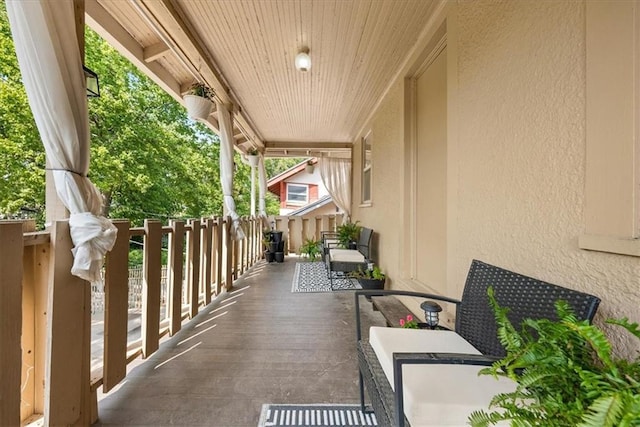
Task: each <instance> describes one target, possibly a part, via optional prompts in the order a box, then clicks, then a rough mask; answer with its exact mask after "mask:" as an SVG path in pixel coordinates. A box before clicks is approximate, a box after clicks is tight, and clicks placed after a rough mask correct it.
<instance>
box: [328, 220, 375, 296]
mask: <svg viewBox="0 0 640 427" xmlns="http://www.w3.org/2000/svg"><path fill="white" fill-rule="evenodd" d="M372 236H373V230H372V229H370V228H367V227H362V229H361V230H360V235H359V236H358V242H357V245H356V249H352V250H354V251H358V252H360V253H361V254H362V255H363V256H364V259H365V262H363V263H358V262H340V261H335V260H332V259H331V255H330V254H329V251H330V250H331V249H333V247H332V246H331V245H326V246H325V245H324V244H323V249H322V253H323V255H324V261H325V265H326V266H327V274H328V276H329V282H330V283H331V289H333V280H334V279H335V278H336V274H337V273H338V272H343V273H348V272H350V271H357V270H358V269H359V268H360V269H362V270H366V269H367V264H368V262H369V261H370V260H371V238H372ZM323 239H324V236H323ZM323 241H324V240H323Z"/></svg>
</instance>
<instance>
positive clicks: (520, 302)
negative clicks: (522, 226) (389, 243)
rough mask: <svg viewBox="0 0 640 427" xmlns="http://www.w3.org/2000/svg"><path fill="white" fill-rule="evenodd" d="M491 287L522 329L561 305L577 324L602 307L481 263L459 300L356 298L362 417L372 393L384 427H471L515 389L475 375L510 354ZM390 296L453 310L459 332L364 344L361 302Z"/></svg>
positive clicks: (388, 332)
mask: <svg viewBox="0 0 640 427" xmlns="http://www.w3.org/2000/svg"><path fill="white" fill-rule="evenodd" d="M490 286H491V287H493V289H494V294H495V297H496V300H497V302H498V304H499V305H500V306H503V307H508V308H509V314H508V317H509V320H510V321H511V322H512V323H513V324H514V326H515V327H516V328H519V325H520V324H521V323H522V321H523V319H526V318H532V319H541V318H548V319H556V318H557V316H556V312H555V306H554V304H555V302H556V301H557V300H559V299H562V300H565V301H567V302H568V303H569V305H570V306H571V307H572V308H573V310H574V311H575V314H576V317H577V318H578V319H586V320H589V321H591V320H592V319H593V316H594V315H595V313H596V310H597V308H598V304H599V303H600V299H599V298H597V297H595V296H593V295H589V294H585V293H582V292H578V291H575V290H571V289H567V288H563V287H560V286H556V285H553V284H550V283H546V282H543V281H541V280H537V279H534V278H531V277H527V276H523V275H521V274H517V273H514V272H511V271H508V270H505V269H502V268H500V267H496V266H493V265H490V264H486V263H484V262H481V261H477V260H473V261H472V263H471V268H470V270H469V273H468V276H467V280H466V284H465V288H464V291H463V295H462V299H461V300H456V299H453V298H448V297H443V296H439V295H432V294H425V293H419V292H411V291H393V290H390V291H375V290H369V291H365V290H359V291H356V292H355V312H356V328H357V330H356V338H357V353H358V364H359V371H360V372H359V374H360V401H361V405H362V409H363V411H364V410H365V395H364V388H365V387H366V389H367V392H368V395H369V398H370V403H371V406H372V408H373V411H374V412H375V415H376V418H377V420H378V425H379V426H381V427H384V426H394V427H403V426H406V425H411V426H412V427H420V426H446V425H451V426H460V425H466V420H467V418H468V416H469V414H470V413H471V412H473V411H476V410H479V409H487V408H488V405H489V401H490V400H491V398H492V397H493V396H494V395H496V394H498V393H501V392H508V391H511V390H513V389H514V388H515V384H514V383H513V382H511V380H509V379H506V378H502V379H501V380H500V381H498V380H496V379H494V378H493V377H491V376H481V377H479V376H478V375H477V373H478V371H479V370H480V369H481V368H482V367H483V366H489V365H491V364H492V363H493V362H494V361H495V360H498V359H499V358H501V357H503V356H504V355H505V351H504V348H503V347H502V345H501V344H500V341H499V340H498V337H497V325H496V322H495V317H494V314H493V311H492V309H491V307H490V306H489V303H488V296H487V289H488V288H489V287H490ZM388 295H394V296H404V297H415V298H421V299H429V300H438V301H441V302H444V303H449V304H454V305H455V308H456V310H455V312H456V321H455V330H454V331H449V330H433V331H432V330H416V329H402V328H383V327H371V329H370V331H369V337H368V339H364V338H363V336H362V331H361V319H360V300H361V297H362V296H368V297H370V296H388ZM403 373H404V375H403ZM391 384H393V386H392V385H391Z"/></svg>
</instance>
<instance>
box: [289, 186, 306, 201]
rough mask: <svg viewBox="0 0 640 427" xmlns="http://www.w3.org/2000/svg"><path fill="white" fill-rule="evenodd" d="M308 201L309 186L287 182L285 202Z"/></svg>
mask: <svg viewBox="0 0 640 427" xmlns="http://www.w3.org/2000/svg"><path fill="white" fill-rule="evenodd" d="M308 201H309V187H308V186H306V185H298V184H287V202H290V203H297V204H304V203H307V202H308Z"/></svg>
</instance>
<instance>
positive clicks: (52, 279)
mask: <svg viewBox="0 0 640 427" xmlns="http://www.w3.org/2000/svg"><path fill="white" fill-rule="evenodd" d="M341 222H342V217H341V216H335V215H329V216H317V217H286V216H278V217H272V218H269V220H259V219H257V218H243V219H242V227H243V229H244V231H245V233H246V236H247V237H246V238H245V239H244V240H241V241H233V240H232V239H231V238H230V221H229V220H228V219H223V218H203V219H194V220H189V221H186V222H185V221H170V222H169V224H168V225H163V224H162V223H161V222H160V221H156V220H146V221H145V224H144V227H139V228H131V227H130V224H129V221H127V220H116V221H114V225H115V226H116V228H117V229H118V237H117V239H116V243H115V246H114V248H113V249H112V250H111V252H109V253H108V255H107V257H106V260H105V273H104V322H103V324H104V331H103V334H102V336H103V337H104V342H103V348H104V352H103V363H102V366H101V367H99V368H97V369H94V370H93V371H92V370H91V286H90V285H89V284H88V283H87V282H85V281H83V280H81V279H79V278H77V277H75V276H72V275H71V274H70V270H71V265H72V263H73V259H72V256H71V249H72V246H73V244H72V242H71V239H70V236H69V228H68V222H67V221H58V222H55V223H54V224H53V225H52V227H50V229H49V230H48V231H45V232H35V231H33V230H34V225H33V223H30V222H9V221H4V222H2V221H0V349H1V351H0V372H2V381H1V382H0V396H1V397H2V398H1V399H0V425H20V423H24V422H25V421H27V420H30V419H34V418H37V417H42V416H44V423H45V425H89V424H91V423H92V422H93V421H95V420H96V419H97V398H96V396H97V389H98V387H99V386H102V387H103V390H104V391H105V392H106V391H108V390H111V389H112V388H113V387H114V386H116V385H117V384H118V383H120V382H121V381H122V380H123V379H124V378H125V376H126V369H127V364H128V363H130V362H131V361H132V360H134V359H135V358H137V357H139V356H142V357H143V358H146V357H149V356H150V355H151V354H153V353H154V352H155V351H156V350H157V349H158V348H159V345H160V339H161V338H162V337H163V336H165V335H167V334H168V335H174V334H175V333H177V332H178V331H179V330H180V328H181V326H182V322H183V321H185V320H187V319H191V318H193V317H194V316H196V315H197V314H198V312H199V310H200V309H201V308H202V307H203V306H206V305H207V304H209V303H210V302H211V300H212V298H214V297H215V296H217V295H219V294H221V293H222V292H224V291H229V290H230V289H231V288H232V285H233V281H234V280H235V279H236V278H238V277H239V276H240V275H242V274H243V273H244V272H245V271H246V270H247V269H248V268H249V267H251V266H252V265H253V264H254V263H255V262H257V261H258V260H259V259H261V258H262V243H261V241H262V231H263V230H264V229H265V228H271V227H275V228H276V229H278V230H282V231H283V232H284V235H285V238H286V239H287V248H288V251H289V252H297V251H298V248H299V247H300V245H301V244H302V243H303V242H304V239H305V238H319V237H320V232H321V231H323V230H335V228H336V226H337V225H339V224H340V223H341ZM133 236H141V237H142V239H143V253H144V255H143V286H142V308H141V310H140V311H141V338H140V339H139V340H137V341H135V342H128V318H129V307H128V299H129V295H128V286H129V285H128V277H129V273H128V257H129V241H130V239H131V237H133ZM165 237H166V238H165ZM163 242H166V243H165V245H164V247H163ZM162 250H166V251H167V252H168V261H167V263H166V266H163V264H162V257H161V251H162ZM163 268H166V270H167V281H168V283H167V291H166V295H165V298H164V300H162V301H161V286H160V280H161V271H162V269H163ZM161 307H165V313H164V315H162V314H161Z"/></svg>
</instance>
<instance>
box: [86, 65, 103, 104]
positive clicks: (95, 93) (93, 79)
mask: <svg viewBox="0 0 640 427" xmlns="http://www.w3.org/2000/svg"><path fill="white" fill-rule="evenodd" d="M82 69H83V70H84V78H85V80H86V82H87V98H100V82H99V81H98V75H97V74H96V73H95V71H93V70H90V69H89V68H87V67H85V66H84V65H83V66H82Z"/></svg>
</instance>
